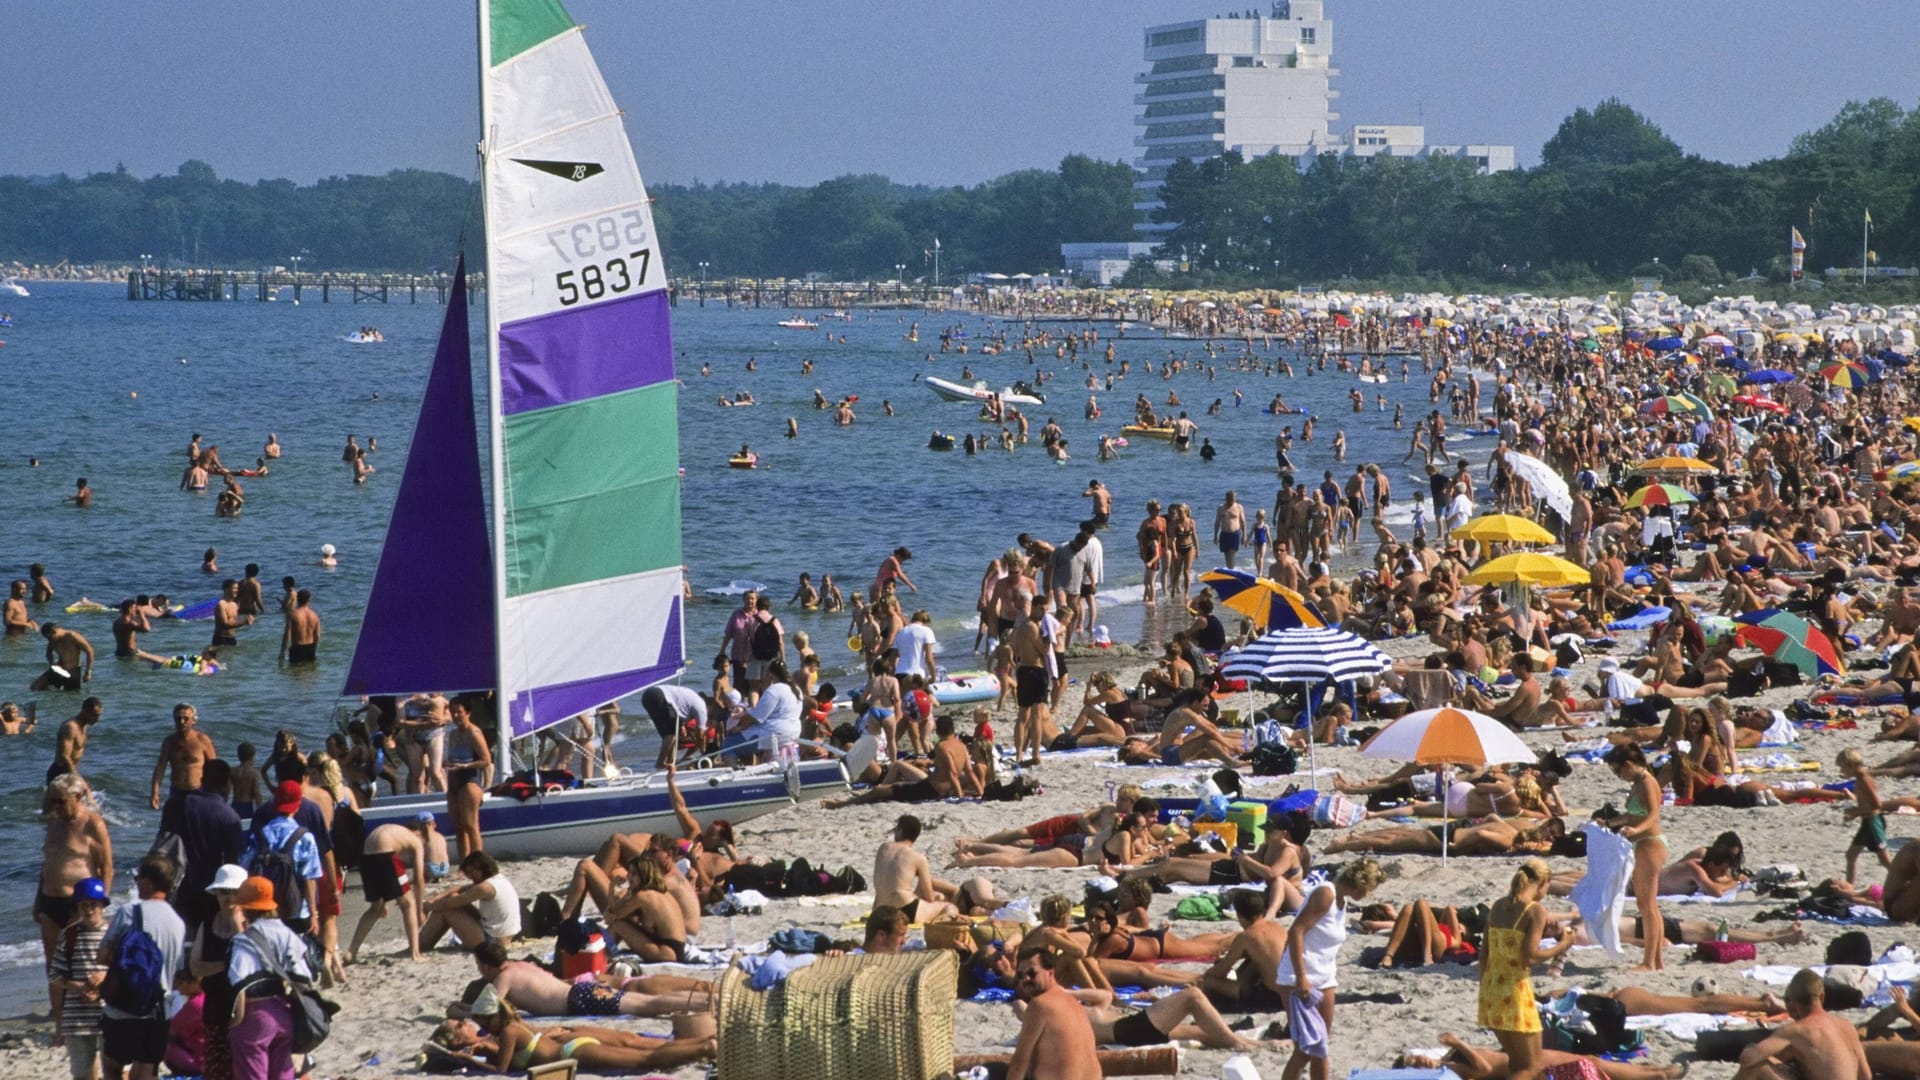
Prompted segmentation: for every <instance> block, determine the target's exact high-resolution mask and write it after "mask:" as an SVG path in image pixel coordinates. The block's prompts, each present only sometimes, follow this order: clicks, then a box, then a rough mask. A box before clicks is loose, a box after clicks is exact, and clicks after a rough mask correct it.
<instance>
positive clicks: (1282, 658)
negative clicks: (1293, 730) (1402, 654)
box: [1220, 626, 1393, 790]
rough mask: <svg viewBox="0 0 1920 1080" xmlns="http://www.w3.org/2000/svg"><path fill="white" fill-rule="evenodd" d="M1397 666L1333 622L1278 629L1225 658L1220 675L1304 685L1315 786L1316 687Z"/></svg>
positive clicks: (1317, 781) (1316, 783) (1309, 759)
mask: <svg viewBox="0 0 1920 1080" xmlns="http://www.w3.org/2000/svg"><path fill="white" fill-rule="evenodd" d="M1392 667H1393V660H1392V658H1391V657H1389V656H1387V654H1386V653H1383V652H1381V651H1380V650H1379V649H1377V648H1375V647H1374V646H1372V645H1371V644H1369V643H1368V642H1367V640H1366V639H1365V638H1363V637H1361V636H1360V635H1358V634H1352V633H1348V632H1347V631H1345V630H1340V629H1336V628H1334V627H1330V626H1318V627H1293V628H1291V629H1287V630H1275V631H1273V632H1272V633H1270V634H1264V635H1262V636H1261V637H1259V638H1257V639H1255V640H1254V641H1252V642H1249V643H1248V644H1247V645H1245V646H1244V647H1242V648H1239V649H1235V650H1234V651H1232V652H1230V653H1228V654H1227V655H1226V656H1224V657H1222V658H1221V662H1220V674H1221V675H1224V676H1226V677H1227V678H1229V679H1250V680H1255V681H1258V682H1263V683H1290V682H1297V683H1305V684H1307V687H1306V694H1305V697H1306V711H1305V712H1304V713H1303V714H1302V715H1303V716H1305V718H1306V723H1307V770H1308V775H1309V776H1310V777H1311V778H1312V780H1311V783H1312V785H1313V787H1314V789H1315V790H1318V789H1319V786H1320V774H1319V771H1318V764H1317V756H1316V751H1315V747H1316V745H1317V744H1316V743H1315V741H1314V738H1313V698H1314V694H1315V692H1316V691H1315V688H1316V687H1318V686H1319V685H1320V684H1321V683H1325V682H1336V683H1342V682H1352V681H1353V680H1355V679H1358V678H1361V677H1362V676H1366V675H1378V674H1380V673H1381V672H1384V671H1386V670H1388V669H1390V668H1392Z"/></svg>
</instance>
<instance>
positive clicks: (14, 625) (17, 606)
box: [6, 578, 40, 637]
mask: <svg viewBox="0 0 1920 1080" xmlns="http://www.w3.org/2000/svg"><path fill="white" fill-rule="evenodd" d="M6 624H7V636H8V637H12V636H13V635H15V634H24V633H26V632H27V631H29V630H35V629H38V628H39V626H40V624H39V623H37V622H34V621H33V618H32V616H30V615H28V614H27V580H26V579H25V578H20V579H18V580H16V581H15V582H14V583H13V584H12V585H11V586H9V588H8V590H7V609H6Z"/></svg>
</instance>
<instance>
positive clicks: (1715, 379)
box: [1707, 371, 1740, 394]
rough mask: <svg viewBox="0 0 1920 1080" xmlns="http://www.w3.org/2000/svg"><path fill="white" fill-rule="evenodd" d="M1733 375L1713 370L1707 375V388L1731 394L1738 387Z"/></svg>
mask: <svg viewBox="0 0 1920 1080" xmlns="http://www.w3.org/2000/svg"><path fill="white" fill-rule="evenodd" d="M1739 385H1740V384H1739V383H1737V382H1735V381H1734V378H1733V376H1731V375H1729V374H1727V373H1726V372H1724V371H1715V372H1711V373H1709V374H1708V375H1707V389H1708V390H1709V391H1712V392H1715V393H1721V394H1731V393H1733V392H1734V390H1735V389H1737V388H1738V387H1739Z"/></svg>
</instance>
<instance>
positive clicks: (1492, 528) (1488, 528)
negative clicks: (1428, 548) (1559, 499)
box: [1447, 514, 1553, 544]
mask: <svg viewBox="0 0 1920 1080" xmlns="http://www.w3.org/2000/svg"><path fill="white" fill-rule="evenodd" d="M1447 535H1448V536H1449V537H1451V538H1452V539H1455V540H1479V541H1481V542H1483V543H1493V544H1551V543H1553V534H1552V533H1550V532H1548V531H1547V530H1546V529H1545V528H1544V527H1542V526H1541V524H1540V523H1539V522H1537V521H1534V520H1533V519H1532V518H1523V517H1521V516H1519V515H1518V514H1487V515H1484V516H1482V517H1477V518H1474V519H1473V520H1472V521H1469V522H1467V523H1466V524H1465V525H1462V526H1460V527H1459V528H1457V529H1455V530H1453V531H1452V532H1450V533H1448V534H1447Z"/></svg>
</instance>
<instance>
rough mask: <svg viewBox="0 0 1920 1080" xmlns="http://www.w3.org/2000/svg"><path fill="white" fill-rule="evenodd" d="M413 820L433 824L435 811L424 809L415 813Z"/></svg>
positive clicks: (423, 823)
mask: <svg viewBox="0 0 1920 1080" xmlns="http://www.w3.org/2000/svg"><path fill="white" fill-rule="evenodd" d="M413 820H415V821H417V822H419V823H420V824H422V825H431V824H433V811H431V810H422V811H420V812H419V813H417V814H415V815H413Z"/></svg>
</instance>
